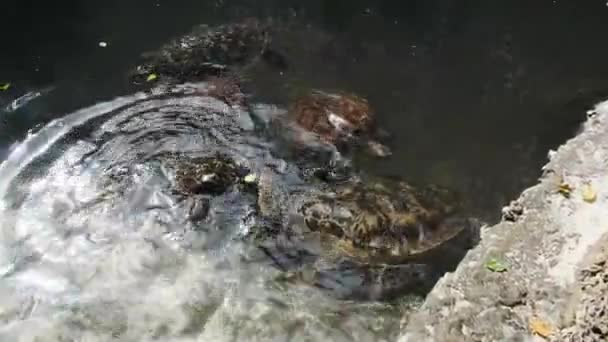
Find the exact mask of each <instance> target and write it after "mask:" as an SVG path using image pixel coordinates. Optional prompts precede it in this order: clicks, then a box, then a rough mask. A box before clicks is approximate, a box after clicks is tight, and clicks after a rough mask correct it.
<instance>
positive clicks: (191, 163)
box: [175, 152, 248, 195]
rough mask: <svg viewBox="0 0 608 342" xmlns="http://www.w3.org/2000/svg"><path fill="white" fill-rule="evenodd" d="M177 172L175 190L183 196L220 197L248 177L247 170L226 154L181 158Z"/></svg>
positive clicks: (177, 164) (177, 165)
mask: <svg viewBox="0 0 608 342" xmlns="http://www.w3.org/2000/svg"><path fill="white" fill-rule="evenodd" d="M175 164H176V170H175V189H176V190H177V191H178V192H180V193H183V194H210V195H219V194H222V193H224V192H225V191H226V190H227V189H228V188H230V187H231V186H233V185H235V184H237V183H238V182H240V181H241V180H242V178H243V177H244V176H245V175H247V173H248V171H247V169H246V168H244V167H242V166H240V165H238V164H237V163H236V162H235V161H234V160H233V159H232V158H230V157H229V156H228V155H226V154H222V153H219V152H217V153H215V154H213V155H211V156H206V157H199V158H190V159H188V158H180V159H179V160H178V162H177V163H175Z"/></svg>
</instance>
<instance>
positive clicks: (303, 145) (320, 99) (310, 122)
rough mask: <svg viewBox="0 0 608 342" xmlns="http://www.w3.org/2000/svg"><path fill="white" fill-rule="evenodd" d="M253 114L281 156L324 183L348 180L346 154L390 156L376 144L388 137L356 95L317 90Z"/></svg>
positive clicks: (347, 158) (349, 170) (347, 159)
mask: <svg viewBox="0 0 608 342" xmlns="http://www.w3.org/2000/svg"><path fill="white" fill-rule="evenodd" d="M252 115H253V117H254V119H257V120H258V121H260V122H262V126H263V127H265V128H266V129H267V133H268V134H269V135H270V136H271V137H272V139H276V140H277V141H278V142H279V143H278V144H277V148H278V151H279V154H280V155H283V156H285V157H286V158H287V159H290V160H292V161H294V162H295V163H297V164H298V165H300V167H302V168H303V169H304V170H306V171H308V172H309V173H312V174H313V175H315V176H320V177H319V178H322V179H324V180H344V179H347V178H349V177H350V176H351V175H352V165H351V164H352V162H351V159H350V155H351V153H352V152H353V151H355V150H359V149H360V148H361V147H363V148H364V149H365V150H366V152H368V153H370V154H372V155H374V156H378V157H387V156H389V155H390V154H391V151H390V149H389V148H388V147H387V146H386V145H383V144H382V143H380V142H379V140H378V139H379V138H381V137H383V136H384V137H386V136H387V135H388V134H387V133H386V132H384V131H383V130H382V129H380V128H379V127H378V126H377V124H376V119H375V114H374V111H373V110H372V109H371V107H370V105H369V103H368V101H367V100H365V99H364V98H361V97H359V96H357V95H354V94H350V93H346V92H335V93H327V92H322V91H317V90H315V91H311V92H310V93H308V94H306V95H304V96H300V97H298V98H296V99H295V100H294V101H293V103H291V105H289V106H288V108H287V109H286V110H280V109H278V108H275V107H263V106H258V107H255V108H254V109H253V112H252Z"/></svg>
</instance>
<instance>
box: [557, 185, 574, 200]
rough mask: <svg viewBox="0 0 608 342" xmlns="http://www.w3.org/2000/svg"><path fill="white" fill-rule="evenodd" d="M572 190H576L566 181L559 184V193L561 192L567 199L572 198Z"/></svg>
mask: <svg viewBox="0 0 608 342" xmlns="http://www.w3.org/2000/svg"><path fill="white" fill-rule="evenodd" d="M572 190H574V188H573V187H572V186H571V185H570V184H568V183H566V182H564V181H562V182H561V183H560V184H559V186H558V187H557V192H559V193H560V194H562V195H563V196H564V197H566V198H570V195H571V194H572Z"/></svg>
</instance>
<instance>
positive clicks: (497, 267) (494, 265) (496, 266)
mask: <svg viewBox="0 0 608 342" xmlns="http://www.w3.org/2000/svg"><path fill="white" fill-rule="evenodd" d="M486 268H487V269H489V270H490V271H492V272H499V273H500V272H506V271H507V267H506V266H505V265H504V264H503V263H502V262H500V261H498V260H497V259H495V258H492V259H490V260H488V262H487V263H486Z"/></svg>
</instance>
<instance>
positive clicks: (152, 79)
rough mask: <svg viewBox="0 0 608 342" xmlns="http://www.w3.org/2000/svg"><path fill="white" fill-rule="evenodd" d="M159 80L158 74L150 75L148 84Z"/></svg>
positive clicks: (147, 79) (147, 80)
mask: <svg viewBox="0 0 608 342" xmlns="http://www.w3.org/2000/svg"><path fill="white" fill-rule="evenodd" d="M157 78H158V75H156V74H150V75H148V78H146V82H152V81H154V80H155V79H157Z"/></svg>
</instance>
